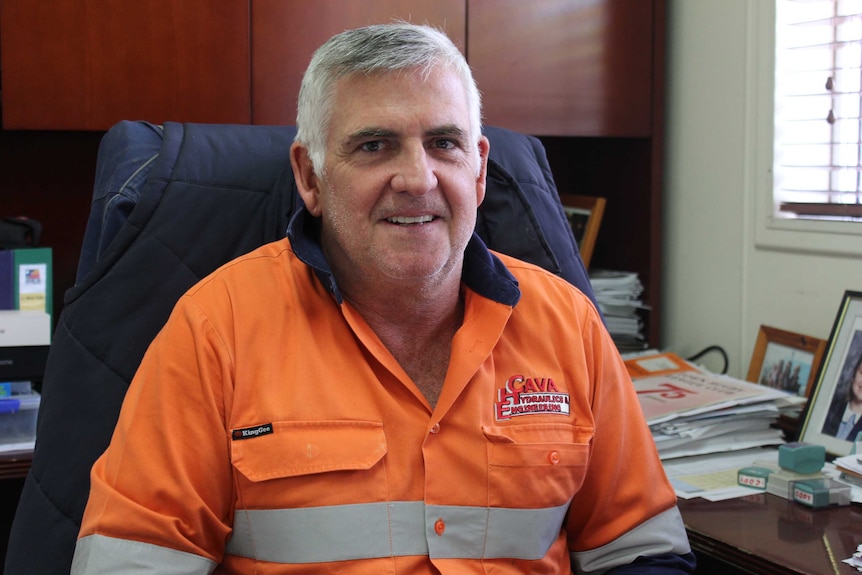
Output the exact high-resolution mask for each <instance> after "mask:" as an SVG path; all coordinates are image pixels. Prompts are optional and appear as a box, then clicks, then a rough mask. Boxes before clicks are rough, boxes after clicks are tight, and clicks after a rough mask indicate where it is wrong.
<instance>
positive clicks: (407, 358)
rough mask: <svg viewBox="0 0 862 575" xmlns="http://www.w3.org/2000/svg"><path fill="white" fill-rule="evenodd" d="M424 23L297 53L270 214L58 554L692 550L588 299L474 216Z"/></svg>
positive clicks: (165, 362)
mask: <svg viewBox="0 0 862 575" xmlns="http://www.w3.org/2000/svg"><path fill="white" fill-rule="evenodd" d="M480 118H481V115H480V100H479V94H478V90H477V89H476V86H475V84H474V82H473V79H472V76H471V74H470V70H469V68H468V66H467V64H466V62H465V61H464V58H463V57H462V56H461V54H460V53H459V52H458V50H457V49H456V48H455V47H454V46H453V45H452V43H451V42H450V41H449V40H448V39H447V38H446V37H445V36H444V35H443V34H441V33H439V32H437V31H435V30H433V29H431V28H427V27H422V26H413V25H409V24H392V25H383V26H373V27H368V28H363V29H359V30H353V31H348V32H345V33H343V34H340V35H338V36H336V37H334V38H333V39H331V40H330V41H329V42H327V43H326V44H324V46H322V47H321V48H320V49H319V50H318V51H317V53H316V54H315V56H314V57H313V59H312V62H311V64H310V66H309V68H308V70H307V72H306V74H305V77H304V78H303V84H302V88H301V92H300V98H299V110H298V116H297V125H298V130H299V131H298V134H297V138H296V142H295V144H294V146H293V147H292V149H291V163H292V165H293V169H294V174H295V178H296V181H297V185H298V188H299V190H300V194H301V196H302V199H303V200H304V203H305V206H306V209H305V210H304V211H300V212H299V214H297V216H296V217H295V218H294V220H293V221H292V222H291V225H290V228H289V230H288V238H287V239H285V240H282V241H279V242H276V243H272V244H268V245H266V246H263V247H262V248H260V249H258V250H256V251H254V252H252V253H250V254H248V255H246V256H243V257H241V258H239V259H237V260H234V261H233V262H230V263H228V264H226V265H225V266H223V267H222V268H220V269H219V270H218V271H216V272H215V273H214V274H212V275H211V276H209V277H208V278H205V279H204V280H203V281H202V282H200V283H199V284H198V285H197V286H195V287H194V288H192V289H191V290H190V291H189V292H188V293H187V294H186V295H185V296H183V297H182V298H181V299H180V301H179V302H178V303H177V306H176V308H175V310H174V312H173V314H172V315H171V318H170V319H169V321H168V322H167V324H166V325H165V327H164V329H163V330H162V331H161V333H160V334H159V336H158V337H157V338H156V339H155V340H154V342H153V344H152V345H151V347H150V349H149V351H148V352H147V355H146V357H145V358H144V360H143V362H142V363H141V366H140V368H139V370H138V372H137V374H136V376H135V379H134V381H133V383H132V386H131V387H130V389H129V392H128V394H127V396H126V400H125V403H124V405H123V410H122V413H121V415H120V420H119V422H118V425H117V428H116V431H115V433H114V437H113V439H112V442H111V445H110V447H109V448H108V450H107V451H106V452H105V454H104V455H103V456H102V457H101V458H100V459H99V461H98V462H97V463H96V465H95V466H94V468H93V473H92V489H91V494H90V500H89V503H88V506H87V510H86V512H85V516H84V522H83V525H82V528H81V532H80V538H79V541H78V545H77V549H76V554H75V561H74V565H73V570H72V571H73V573H106V572H122V573H135V572H138V571H140V572H158V573H209V572H213V571H215V572H217V573H251V572H256V573H264V574H269V573H288V574H289V573H309V572H314V573H363V574H366V573H367V574H379V573H409V574H421V573H468V572H469V573H484V572H494V573H501V574H502V573H568V572H578V573H605V572H608V571H610V570H612V569H616V571H614V572H615V573H626V572H629V573H688V572H691V570H692V569H693V563H694V561H693V556H692V555H691V553H690V549H689V546H688V541H687V538H686V534H685V530H684V528H683V525H682V522H681V520H680V516H679V513H678V511H677V509H676V505H675V501H676V500H675V496H674V493H673V490H672V489H671V487H670V486H669V484H668V482H667V480H666V478H665V476H664V474H663V471H662V467H661V464H660V461H659V459H658V456H657V454H656V450H655V446H654V445H653V443H652V438H651V436H650V434H649V432H648V430H647V428H646V425H645V423H644V419H643V416H642V413H641V411H640V407H639V404H638V402H637V399H636V396H635V394H634V390H633V388H632V386H631V383H630V381H629V379H628V377H627V375H626V372H625V369H624V366H623V364H622V362H621V360H620V358H619V355H618V354H617V352H616V349H615V347H614V345H613V343H612V341H611V339H610V337H609V336H608V334H607V332H606V330H605V329H604V326H603V324H602V321H601V319H600V317H599V315H598V313H597V311H596V309H595V307H593V305H592V304H591V303H590V301H589V300H588V298H587V297H586V296H584V295H583V294H582V293H581V292H579V291H578V290H577V289H576V288H574V287H572V286H571V285H569V284H568V283H566V282H565V281H563V280H561V279H560V278H558V277H556V276H554V275H552V274H550V273H548V272H546V271H544V270H541V269H539V268H537V267H535V266H532V265H529V264H526V263H523V262H520V261H517V260H515V259H513V258H509V257H505V256H502V255H499V254H493V253H491V252H489V251H488V250H487V249H486V248H485V246H484V245H483V244H482V243H481V241H480V240H479V239H478V237H476V236H474V235H473V233H472V230H473V227H474V224H475V220H476V210H477V206H478V205H479V203H480V202H481V201H482V198H483V195H484V191H485V169H486V165H487V158H488V150H489V144H488V141H487V139H485V138H484V137H483V136H482V134H481V130H480V127H481V126H480Z"/></svg>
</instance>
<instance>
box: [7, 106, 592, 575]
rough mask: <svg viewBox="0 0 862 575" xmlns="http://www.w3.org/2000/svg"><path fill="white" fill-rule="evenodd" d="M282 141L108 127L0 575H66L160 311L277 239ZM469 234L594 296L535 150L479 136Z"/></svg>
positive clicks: (226, 128) (286, 135)
mask: <svg viewBox="0 0 862 575" xmlns="http://www.w3.org/2000/svg"><path fill="white" fill-rule="evenodd" d="M294 135H295V129H294V128H292V127H274V126H239V125H205V124H178V123H166V124H165V125H164V126H155V125H152V124H148V123H145V122H121V123H119V124H117V125H116V126H114V127H113V128H112V129H111V130H110V131H108V132H107V134H106V135H105V136H104V138H103V140H102V143H101V146H100V148H99V156H98V161H97V166H96V185H95V190H94V195H93V204H92V208H91V215H90V219H89V221H88V223H87V227H86V232H85V237H84V243H83V247H82V250H81V257H80V261H79V267H78V273H77V279H76V283H75V286H74V287H72V288H71V289H70V290H69V291H68V292H67V293H66V295H65V298H64V307H63V310H62V313H61V314H60V317H59V319H58V323H57V328H56V331H55V334H54V339H53V342H52V345H51V351H50V354H49V357H48V363H47V368H46V371H45V377H44V379H43V383H42V403H41V408H40V413H39V421H38V426H37V438H36V449H35V453H34V458H33V465H32V468H31V470H30V472H29V474H28V476H27V478H26V480H25V484H24V489H23V492H22V494H21V499H20V502H19V507H18V511H17V514H16V517H15V521H14V524H13V527H12V534H11V537H10V541H9V549H8V554H7V559H6V573H10V574H18V573H61V572H66V573H67V572H68V571H69V567H70V565H71V562H72V555H73V553H74V547H75V540H76V537H77V533H78V528H79V526H80V522H81V517H82V515H83V511H84V507H85V505H86V502H87V497H88V493H89V472H90V467H91V466H92V464H93V463H94V462H95V460H96V458H97V457H98V456H99V455H100V454H101V453H102V451H103V450H104V449H105V448H106V447H107V445H108V443H109V441H110V438H111V435H112V432H113V429H114V425H115V423H116V420H117V417H118V415H119V409H120V405H121V403H122V401H123V397H124V395H125V392H126V389H127V388H128V385H129V382H130V381H131V379H132V376H133V375H134V373H135V370H136V369H137V366H138V364H139V363H140V360H141V358H142V357H143V354H144V352H145V350H146V348H147V346H148V345H149V343H150V341H151V340H152V338H153V337H154V336H155V335H156V333H157V332H158V330H159V329H160V328H161V327H162V324H163V323H164V321H165V320H166V319H167V317H168V315H169V313H170V311H171V309H172V308H173V306H174V303H175V302H176V301H177V299H178V298H179V297H180V295H181V294H182V293H183V292H185V291H186V290H187V289H188V288H189V287H191V286H192V285H193V284H194V283H196V282H197V281H198V280H199V279H201V278H203V277H204V276H205V275H207V274H209V273H210V272H211V271H213V270H214V269H215V268H216V267H218V266H219V265H221V264H223V263H224V262H226V261H228V260H230V259H233V258H234V257H237V256H239V255H241V254H243V253H246V252H248V251H251V250H252V249H254V248H256V247H258V246H259V245H261V244H263V243H266V242H270V241H274V240H277V239H280V238H282V237H283V236H284V235H285V231H286V228H287V223H288V220H289V218H290V216H291V215H292V214H293V213H294V212H295V211H296V210H297V209H298V208H299V206H300V199H299V197H298V195H297V191H296V185H295V183H294V181H293V174H292V171H291V168H290V163H289V161H288V157H289V156H288V150H289V148H290V145H291V143H292V141H293V138H294ZM486 135H487V136H488V138H489V139H490V141H491V152H490V160H489V167H488V186H487V193H486V198H485V201H484V202H483V204H482V206H481V208H480V213H479V217H478V222H477V227H476V231H477V233H478V234H479V235H480V236H481V237H482V239H483V240H484V241H485V243H486V244H487V245H488V246H489V247H490V248H492V249H495V250H498V251H500V252H504V253H507V254H509V255H513V256H515V257H520V258H521V259H524V260H527V261H530V262H532V263H535V264H537V265H540V266H542V267H544V268H546V269H548V270H550V271H552V272H554V273H556V274H559V275H561V276H562V277H564V278H566V279H567V280H569V281H570V282H571V283H573V284H574V285H576V286H578V287H579V288H580V289H581V290H582V291H584V292H585V293H586V294H587V295H589V296H590V297H591V298H592V299H593V300H594V296H593V292H592V288H591V287H590V283H589V278H588V276H587V273H586V270H585V269H584V266H583V263H582V262H581V259H580V256H579V254H578V249H577V244H576V243H575V239H574V236H573V235H572V231H571V229H570V227H569V224H568V222H567V220H566V218H565V215H564V213H563V209H562V205H561V204H560V200H559V197H558V195H557V190H556V187H555V185H554V181H553V177H552V176H551V171H550V168H549V166H548V162H547V158H546V156H545V151H544V148H543V147H542V145H541V143H540V142H539V141H538V140H537V139H535V138H531V137H528V136H524V135H521V134H516V133H514V132H510V131H508V130H503V129H500V128H486Z"/></svg>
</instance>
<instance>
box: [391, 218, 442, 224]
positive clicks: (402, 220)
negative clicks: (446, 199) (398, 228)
mask: <svg viewBox="0 0 862 575" xmlns="http://www.w3.org/2000/svg"><path fill="white" fill-rule="evenodd" d="M433 219H434V218H433V217H432V216H415V217H407V216H396V217H394V218H389V219H388V220H389V221H390V222H392V223H393V224H424V223H427V222H430V221H431V220H433Z"/></svg>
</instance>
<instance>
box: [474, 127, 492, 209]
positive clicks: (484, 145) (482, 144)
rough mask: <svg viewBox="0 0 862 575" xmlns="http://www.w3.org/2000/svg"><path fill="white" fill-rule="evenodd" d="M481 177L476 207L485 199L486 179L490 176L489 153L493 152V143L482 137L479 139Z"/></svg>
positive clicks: (478, 178) (479, 176)
mask: <svg viewBox="0 0 862 575" xmlns="http://www.w3.org/2000/svg"><path fill="white" fill-rule="evenodd" d="M478 147H479V175H478V177H477V178H476V205H477V206H479V205H481V204H482V200H484V199H485V190H486V178H487V176H488V152H490V151H491V142H490V141H488V138H486V137H485V136H482V137H481V138H479V146H478Z"/></svg>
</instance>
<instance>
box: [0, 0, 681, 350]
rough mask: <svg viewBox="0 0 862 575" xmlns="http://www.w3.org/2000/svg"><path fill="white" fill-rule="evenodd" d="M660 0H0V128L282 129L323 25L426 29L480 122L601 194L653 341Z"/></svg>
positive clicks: (610, 262) (614, 257) (571, 187)
mask: <svg viewBox="0 0 862 575" xmlns="http://www.w3.org/2000/svg"><path fill="white" fill-rule="evenodd" d="M665 3H666V0H529V1H523V0H315V1H313V2H310V1H308V0H182V1H179V0H137V1H136V2H119V1H117V2H111V1H108V0H87V1H84V2H82V1H81V0H38V1H35V0H0V58H2V60H0V63H2V66H0V74H2V79H3V82H2V89H3V91H2V103H3V127H4V128H5V129H7V130H9V129H40V130H48V129H50V130H105V129H107V128H108V127H110V126H111V125H113V124H114V123H115V122H117V121H119V120H122V119H144V120H150V121H153V122H163V121H166V120H174V121H189V122H217V123H218V122H226V123H254V124H293V123H294V122H295V114H296V97H297V94H298V91H299V84H300V81H301V77H302V73H303V71H304V70H305V67H306V65H307V64H308V61H309V59H310V57H311V54H312V52H313V51H314V50H315V49H316V48H317V47H318V46H319V45H320V44H321V43H322V42H323V41H324V40H325V39H326V38H328V37H329V36H331V35H332V34H333V33H336V32H338V31H341V30H344V29H346V28H351V27H355V26H361V25H365V24H370V23H376V22H388V21H391V20H392V19H393V18H400V19H404V20H409V21H413V22H427V23H430V24H433V25H436V26H438V27H441V28H443V29H444V30H445V31H446V32H447V33H448V34H449V35H450V36H451V37H452V38H453V40H454V41H455V42H456V44H458V45H459V46H461V47H462V49H463V50H464V51H465V54H466V56H467V59H468V61H469V62H470V65H471V66H472V67H473V69H474V71H475V75H476V79H477V81H478V83H479V87H480V90H481V91H482V94H483V101H484V115H485V118H484V119H485V122H486V123H487V124H490V125H497V126H502V127H506V128H509V129H512V130H516V131H520V132H524V133H528V134H533V135H536V136H539V137H540V138H541V139H542V141H543V143H544V144H545V147H546V149H547V151H548V157H549V160H550V162H551V167H552V170H553V173H554V177H555V179H556V181H557V185H558V188H559V190H560V192H561V193H577V194H583V195H591V196H601V197H604V198H606V199H607V205H606V208H605V214H604V218H603V221H602V226H601V229H600V231H599V236H598V241H597V244H596V248H595V252H594V255H593V262H592V265H593V267H605V268H612V269H622V270H631V271H636V272H637V273H638V274H639V276H640V278H641V281H642V282H643V283H644V287H645V293H644V299H645V300H646V303H647V304H648V305H649V306H650V307H651V309H652V311H651V312H649V313H648V314H647V317H646V322H647V325H646V334H647V337H648V340H649V343H650V344H651V345H652V346H659V345H660V326H659V321H658V318H659V317H660V315H661V310H660V305H661V301H660V294H661V286H660V281H661V277H660V271H661V189H662V169H661V168H662V162H663V145H664V143H663V122H664V114H663V106H664V88H663V84H664V37H665V29H664V26H665V23H664V22H665ZM0 135H2V132H0ZM17 137H18V136H16V138H17ZM2 187H3V186H2V185H0V188H2ZM0 192H2V193H4V194H5V191H4V190H2V189H0ZM36 216H38V214H37V215H36ZM36 216H34V217H36ZM37 219H38V218H37ZM77 241H79V238H77V237H76V238H75V242H77ZM61 265H62V264H61ZM72 265H73V264H72ZM60 287H62V286H60Z"/></svg>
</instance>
